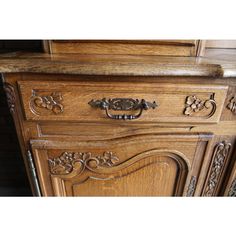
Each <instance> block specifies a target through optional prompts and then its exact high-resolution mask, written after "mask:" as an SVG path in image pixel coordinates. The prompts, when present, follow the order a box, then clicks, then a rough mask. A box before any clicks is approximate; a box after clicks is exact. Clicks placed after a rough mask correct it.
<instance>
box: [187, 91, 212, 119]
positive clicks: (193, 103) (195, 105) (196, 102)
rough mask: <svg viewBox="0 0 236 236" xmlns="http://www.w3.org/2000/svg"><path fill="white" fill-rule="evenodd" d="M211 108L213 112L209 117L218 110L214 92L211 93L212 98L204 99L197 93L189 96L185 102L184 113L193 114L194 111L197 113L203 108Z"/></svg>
mask: <svg viewBox="0 0 236 236" xmlns="http://www.w3.org/2000/svg"><path fill="white" fill-rule="evenodd" d="M209 108H211V112H210V113H209V114H208V117H211V116H212V115H213V114H214V113H215V110H216V102H215V100H214V94H211V96H210V98H209V99H207V100H205V101H202V100H201V99H199V98H198V97H196V96H195V95H192V96H188V97H187V98H186V102H185V109H184V115H186V116H191V115H193V113H197V112H199V111H201V110H203V109H209Z"/></svg>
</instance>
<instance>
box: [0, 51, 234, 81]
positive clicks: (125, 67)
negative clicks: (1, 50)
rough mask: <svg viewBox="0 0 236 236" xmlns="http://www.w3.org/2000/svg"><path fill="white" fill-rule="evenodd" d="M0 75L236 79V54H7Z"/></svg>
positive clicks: (0, 68)
mask: <svg viewBox="0 0 236 236" xmlns="http://www.w3.org/2000/svg"><path fill="white" fill-rule="evenodd" d="M0 72H1V73H21V72H22V73H52V74H59V73H60V74H81V75H114V76H119V75H120V76H187V77H188V76H197V77H199V76H200V77H214V78H221V77H222V78H223V77H236V54H234V53H232V54H231V55H228V54H224V52H223V51H221V52H220V53H218V54H217V52H215V53H213V54H212V55H210V56H209V57H170V56H169V57H167V56H131V55H91V54H90V55H89V54H88V55H78V54H58V55H56V54H54V55H50V54H45V53H22V52H15V53H8V54H2V55H0Z"/></svg>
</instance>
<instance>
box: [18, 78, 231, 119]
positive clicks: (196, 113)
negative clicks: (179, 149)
mask: <svg viewBox="0 0 236 236" xmlns="http://www.w3.org/2000/svg"><path fill="white" fill-rule="evenodd" d="M18 85H19V90H20V94H21V98H22V104H23V108H24V113H25V118H26V119H27V120H61V121H66V120H68V121H81V122H85V121H86V122H87V121H88V122H109V121H111V120H116V121H115V122H119V121H118V120H119V119H121V120H126V121H125V122H167V123H168V122H172V123H176V122H177V123H216V122H218V121H219V118H220V115H221V112H222V108H223V104H224V100H225V96H226V92H227V88H228V87H227V86H221V85H197V84H176V85H175V84H167V83H148V84H147V83H137V84H136V83H118V82H113V83H105V82H89V83H88V82H52V81H51V82H42V81H19V82H18ZM130 120H132V121H130ZM122 122H124V121H122Z"/></svg>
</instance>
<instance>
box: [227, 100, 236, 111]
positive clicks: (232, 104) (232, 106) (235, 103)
mask: <svg viewBox="0 0 236 236" xmlns="http://www.w3.org/2000/svg"><path fill="white" fill-rule="evenodd" d="M227 109H229V110H230V111H232V113H233V114H234V115H236V97H232V98H231V99H230V100H229V103H228V105H227Z"/></svg>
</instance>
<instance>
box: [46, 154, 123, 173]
mask: <svg viewBox="0 0 236 236" xmlns="http://www.w3.org/2000/svg"><path fill="white" fill-rule="evenodd" d="M118 161H119V159H118V157H116V156H115V155H114V154H113V153H112V152H104V153H103V154H102V155H98V156H93V155H92V154H91V153H90V152H85V153H81V152H63V153H62V154H61V156H59V157H57V158H53V159H49V160H48V164H49V169H50V172H51V173H52V174H54V175H66V174H69V173H72V172H73V171H77V174H80V173H82V172H83V171H84V170H85V169H86V168H87V169H89V170H91V171H93V170H95V169H97V168H100V167H112V166H114V164H115V163H116V162H118Z"/></svg>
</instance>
